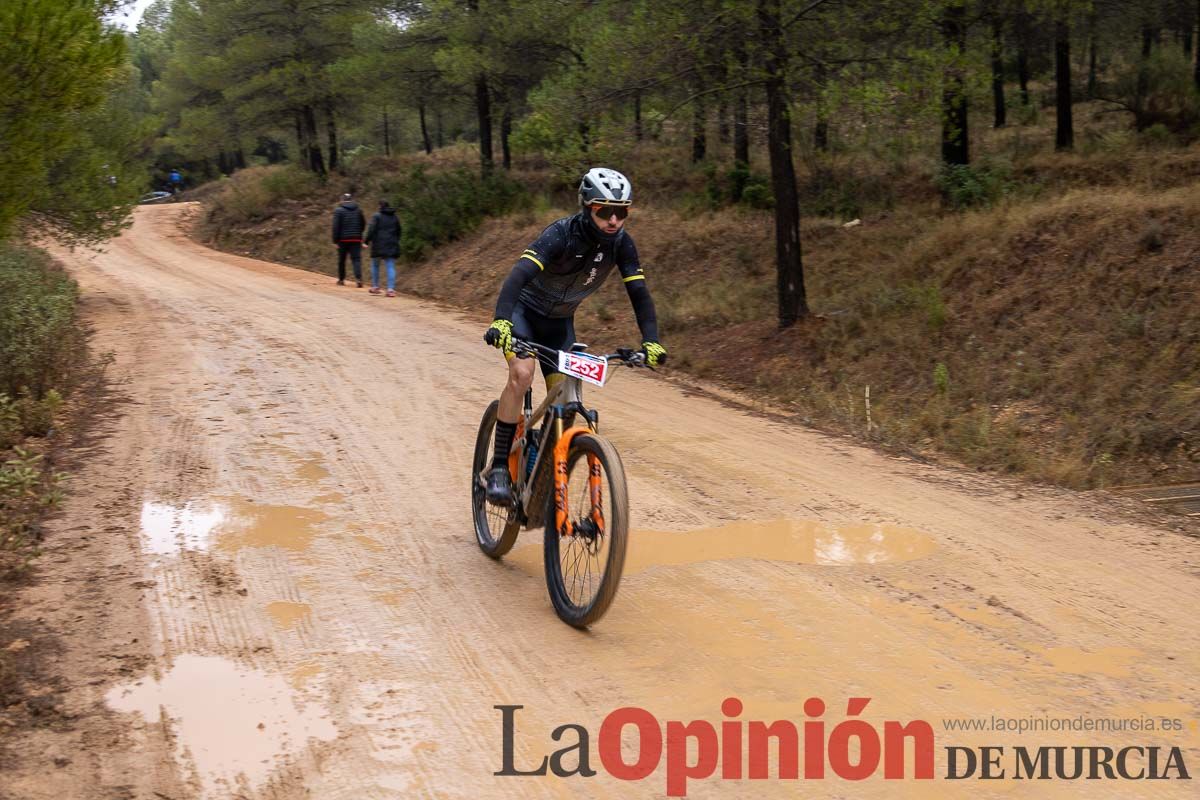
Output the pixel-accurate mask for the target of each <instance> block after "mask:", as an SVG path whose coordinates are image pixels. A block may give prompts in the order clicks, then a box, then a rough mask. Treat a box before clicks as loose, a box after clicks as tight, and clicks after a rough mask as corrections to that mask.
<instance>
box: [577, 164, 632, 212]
mask: <svg viewBox="0 0 1200 800" xmlns="http://www.w3.org/2000/svg"><path fill="white" fill-rule="evenodd" d="M592 203H604V204H605V205H610V206H627V205H630V204H632V203H633V184H631V183H630V182H629V179H628V178H626V177H625V176H624V175H622V174H621V173H619V172H617V171H616V170H615V169H608V168H607V167H593V168H591V169H589V170H588V171H587V174H586V175H584V176H583V180H582V181H580V182H579V207H580V208H587V207H588V206H589V205H591V204H592Z"/></svg>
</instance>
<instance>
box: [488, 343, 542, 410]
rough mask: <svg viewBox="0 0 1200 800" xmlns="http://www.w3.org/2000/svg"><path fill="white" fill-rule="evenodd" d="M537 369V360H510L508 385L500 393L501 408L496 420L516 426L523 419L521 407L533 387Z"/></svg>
mask: <svg viewBox="0 0 1200 800" xmlns="http://www.w3.org/2000/svg"><path fill="white" fill-rule="evenodd" d="M536 367H537V359H536V358H515V357H514V358H510V359H509V360H508V383H506V384H504V391H503V392H501V393H500V407H499V408H498V409H497V410H496V411H497V414H496V418H497V419H499V420H500V421H501V422H508V423H511V424H514V425H515V424H516V423H517V420H519V419H520V418H521V406H522V403H523V402H524V399H525V392H527V391H528V390H529V387H530V386H532V385H533V371H534V369H535V368H536Z"/></svg>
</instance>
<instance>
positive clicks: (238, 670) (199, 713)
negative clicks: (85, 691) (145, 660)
mask: <svg viewBox="0 0 1200 800" xmlns="http://www.w3.org/2000/svg"><path fill="white" fill-rule="evenodd" d="M105 700H106V702H107V703H108V705H109V706H110V707H111V708H113V709H114V710H116V711H122V712H126V713H132V712H137V713H139V714H141V715H142V718H143V719H145V720H146V722H148V723H157V722H160V721H161V720H162V719H163V717H164V716H165V717H168V718H169V719H170V726H171V733H172V734H173V735H174V739H175V741H176V758H177V759H179V761H180V763H181V764H188V763H191V764H192V765H194V767H195V770H196V772H197V773H198V776H199V778H200V782H201V784H202V785H203V787H204V793H205V794H206V795H208V796H221V797H229V796H231V795H232V794H233V791H234V789H236V788H239V787H240V785H241V784H243V783H245V782H247V781H248V782H249V783H250V784H251V786H258V785H260V784H262V783H263V782H264V781H265V780H266V779H267V777H269V776H270V774H271V772H272V771H273V770H274V769H275V768H276V767H277V766H278V762H279V761H280V760H281V759H284V758H287V757H289V756H294V755H295V754H297V753H299V752H300V751H301V750H303V748H305V747H306V746H307V744H308V742H309V740H310V739H317V740H319V741H330V740H332V739H334V738H336V737H337V728H336V727H335V726H334V724H333V723H332V722H330V721H329V720H328V719H327V718H326V716H325V715H324V713H323V712H322V710H321V709H319V708H316V707H312V706H302V705H299V704H298V703H297V700H296V693H295V691H294V690H293V689H292V688H291V687H290V686H289V685H288V682H287V681H286V680H285V679H284V678H283V676H280V675H273V674H271V673H268V672H264V671H262V670H257V669H247V668H244V667H240V666H238V665H237V664H235V663H234V662H232V661H229V660H227V659H224V658H217V657H213V656H199V655H190V654H188V655H181V656H179V657H177V658H176V659H175V663H174V664H173V666H172V667H171V668H170V669H169V670H167V671H166V673H165V674H163V676H162V677H161V678H158V679H149V678H147V679H143V680H140V681H137V682H135V683H131V684H125V685H121V686H116V687H114V688H113V689H111V690H110V691H109V692H108V694H107V695H106V696H105ZM240 776H244V778H243V777H240Z"/></svg>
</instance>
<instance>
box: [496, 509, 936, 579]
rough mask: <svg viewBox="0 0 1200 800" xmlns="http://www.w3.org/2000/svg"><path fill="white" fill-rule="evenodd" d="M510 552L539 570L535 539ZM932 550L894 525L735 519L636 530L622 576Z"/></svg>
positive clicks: (831, 562) (835, 562)
mask: <svg viewBox="0 0 1200 800" xmlns="http://www.w3.org/2000/svg"><path fill="white" fill-rule="evenodd" d="M532 538H535V539H537V542H536V543H534V542H532V541H531V542H530V543H529V544H525V545H523V546H521V547H518V548H517V549H516V550H514V551H513V553H512V555H510V556H509V557H508V559H507V560H509V561H511V562H512V563H515V564H516V565H518V566H519V567H521V568H522V569H524V570H526V571H528V572H533V573H540V572H541V571H542V545H541V540H540V537H532ZM935 549H936V544H935V543H934V541H933V539H931V538H930V537H929V536H926V535H925V534H923V533H920V532H919V531H915V530H911V529H909V528H899V527H896V526H894V525H881V524H875V523H858V524H849V525H832V524H830V523H825V522H818V521H816V520H775V521H770V522H734V523H730V524H728V525H722V526H720V527H717V528H705V529H701V530H695V531H685V532H669V531H649V530H635V531H633V532H632V534H631V535H630V540H629V550H628V553H627V555H626V557H625V570H624V574H625V575H633V574H635V573H638V572H641V571H642V570H645V569H648V568H650V567H656V566H677V565H681V564H695V563H698V562H701V561H727V560H731V559H738V558H753V559H761V560H764V561H790V562H793V563H797V564H817V565H823V566H849V565H854V564H884V563H888V562H894V561H911V560H913V559H916V558H921V557H923V556H926V555H929V554H930V553H932V552H933V551H934V550H935Z"/></svg>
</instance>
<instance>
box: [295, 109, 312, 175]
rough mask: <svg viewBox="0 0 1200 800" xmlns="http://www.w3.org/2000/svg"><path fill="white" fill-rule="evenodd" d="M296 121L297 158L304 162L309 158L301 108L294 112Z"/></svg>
mask: <svg viewBox="0 0 1200 800" xmlns="http://www.w3.org/2000/svg"><path fill="white" fill-rule="evenodd" d="M292 118H293V120H294V121H295V123H296V160H297V161H300V162H303V161H305V160H307V159H308V142H306V141H305V140H304V114H303V113H302V112H301V111H300V109H298V108H297V109H296V110H295V111H293V112H292Z"/></svg>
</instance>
